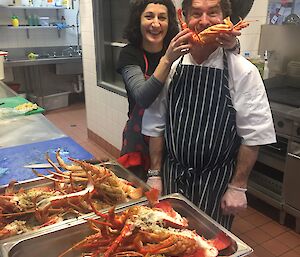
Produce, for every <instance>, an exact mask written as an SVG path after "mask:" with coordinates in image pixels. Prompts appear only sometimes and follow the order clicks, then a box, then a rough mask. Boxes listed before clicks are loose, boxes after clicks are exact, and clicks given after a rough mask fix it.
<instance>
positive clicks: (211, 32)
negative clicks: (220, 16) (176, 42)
mask: <svg viewBox="0 0 300 257" xmlns="http://www.w3.org/2000/svg"><path fill="white" fill-rule="evenodd" d="M177 16H178V20H179V23H180V26H181V29H182V30H183V29H186V28H188V25H187V23H186V22H184V21H183V17H182V10H181V9H178V11H177ZM223 22H224V23H220V24H216V25H213V26H210V27H208V28H207V29H205V30H203V31H200V32H199V31H193V35H192V41H193V42H195V43H198V44H200V45H206V44H210V43H213V42H216V38H217V37H218V36H219V34H220V33H231V32H233V31H239V30H242V29H243V28H246V27H248V26H249V22H246V21H244V20H242V19H241V20H240V21H239V22H238V23H237V24H235V25H234V24H233V23H232V22H231V20H230V17H229V16H228V17H227V18H225V19H224V20H223Z"/></svg>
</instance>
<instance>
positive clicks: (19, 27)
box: [0, 25, 75, 30]
mask: <svg viewBox="0 0 300 257" xmlns="http://www.w3.org/2000/svg"><path fill="white" fill-rule="evenodd" d="M0 28H4V29H17V30H18V29H57V27H56V26H22V25H20V26H18V27H13V26H9V25H0ZM69 28H75V26H74V25H70V26H67V27H65V28H63V29H69Z"/></svg>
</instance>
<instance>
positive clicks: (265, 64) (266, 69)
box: [263, 50, 269, 79]
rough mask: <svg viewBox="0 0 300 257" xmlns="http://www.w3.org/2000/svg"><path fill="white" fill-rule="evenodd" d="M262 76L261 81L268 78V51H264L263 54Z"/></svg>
mask: <svg viewBox="0 0 300 257" xmlns="http://www.w3.org/2000/svg"><path fill="white" fill-rule="evenodd" d="M264 60H265V61H264V75H263V79H268V78H269V62H268V51H267V50H266V51H265V53H264Z"/></svg>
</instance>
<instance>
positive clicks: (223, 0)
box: [182, 0, 232, 18]
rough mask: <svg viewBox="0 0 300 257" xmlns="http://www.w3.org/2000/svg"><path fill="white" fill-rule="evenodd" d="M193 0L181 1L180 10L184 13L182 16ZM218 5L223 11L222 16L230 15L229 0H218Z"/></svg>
mask: <svg viewBox="0 0 300 257" xmlns="http://www.w3.org/2000/svg"><path fill="white" fill-rule="evenodd" d="M192 2H193V0H183V1H182V10H183V13H184V16H187V14H188V11H189V9H190V8H191V6H192ZM220 6H221V10H222V13H223V17H224V18H225V17H227V16H229V15H231V12H232V10H231V2H230V0H220Z"/></svg>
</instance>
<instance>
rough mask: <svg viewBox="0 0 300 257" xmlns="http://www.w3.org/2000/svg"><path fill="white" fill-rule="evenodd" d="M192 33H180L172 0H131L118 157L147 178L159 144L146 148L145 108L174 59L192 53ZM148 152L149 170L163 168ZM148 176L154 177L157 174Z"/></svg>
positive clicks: (224, 40) (226, 42) (121, 68)
mask: <svg viewBox="0 0 300 257" xmlns="http://www.w3.org/2000/svg"><path fill="white" fill-rule="evenodd" d="M191 35H192V33H191V32H190V30H189V29H185V30H183V31H181V32H179V33H178V23H177V19H176V10H175V7H174V4H173V2H172V0H135V1H132V2H131V8H130V14H129V22H128V24H127V26H126V28H125V31H124V38H125V39H127V40H128V42H129V44H128V45H126V46H125V47H124V48H123V49H122V51H121V53H120V57H119V62H118V68H117V71H118V72H119V73H120V74H121V75H122V77H123V80H124V83H125V88H126V91H127V95H128V102H129V111H128V118H129V119H128V121H127V123H126V126H125V128H124V131H123V145H122V150H121V156H120V158H119V159H118V161H119V162H120V163H121V164H122V165H123V166H124V167H126V168H129V169H130V170H131V171H132V172H134V173H135V174H136V175H137V176H139V177H140V178H142V179H143V180H146V178H147V172H146V171H147V170H148V168H149V167H150V159H149V150H150V152H151V153H152V152H153V151H155V149H159V147H155V148H154V147H152V145H155V144H157V142H155V139H152V140H151V141H150V146H149V147H148V143H147V142H146V141H147V139H146V138H144V136H143V135H142V134H141V124H142V116H143V113H144V109H145V108H148V107H149V106H150V105H151V104H152V103H153V101H154V100H155V99H156V97H157V96H158V95H159V93H160V91H161V89H162V88H163V85H164V82H165V80H166V78H167V75H168V73H169V71H170V68H171V65H172V63H173V62H174V61H175V60H177V59H178V58H179V57H181V56H182V55H184V54H186V53H189V48H190V47H191V45H190V44H189V43H187V42H188V41H189V38H190V37H191ZM219 41H220V44H221V45H222V46H223V47H225V48H232V47H234V46H235V44H236V38H235V37H229V38H228V36H227V35H224V37H221V38H220V40H219ZM158 144H161V142H158ZM148 148H150V149H148ZM150 155H151V168H152V169H155V167H160V159H156V158H155V156H157V154H156V153H154V154H150ZM158 156H159V155H158ZM158 162H159V163H158ZM148 175H149V174H148ZM150 175H155V172H154V173H153V172H152V174H150ZM153 179H154V178H153ZM150 184H151V183H150Z"/></svg>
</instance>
